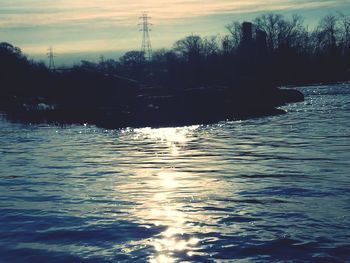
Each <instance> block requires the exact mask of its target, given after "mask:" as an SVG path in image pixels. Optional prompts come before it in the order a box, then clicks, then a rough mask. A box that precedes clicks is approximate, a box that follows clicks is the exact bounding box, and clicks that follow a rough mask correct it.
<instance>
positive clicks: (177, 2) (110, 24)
mask: <svg viewBox="0 0 350 263" xmlns="http://www.w3.org/2000/svg"><path fill="white" fill-rule="evenodd" d="M337 11H341V12H343V13H344V14H349V15H350V0H319V1H313V0H263V1H261V0H147V1H146V0H0V42H3V41H6V42H9V43H11V44H13V45H15V46H18V47H20V48H21V49H22V50H23V52H24V53H25V54H28V55H29V56H32V57H34V58H40V59H44V58H45V54H46V52H47V49H48V47H49V46H51V45H52V46H53V48H54V51H55V53H56V56H57V58H58V59H59V57H61V60H62V58H63V57H66V58H67V56H69V55H70V57H71V60H72V58H73V57H74V58H76V59H77V60H78V59H79V57H83V56H84V55H85V56H86V57H87V58H92V57H93V56H95V57H96V56H97V54H99V55H105V56H107V57H111V56H114V55H113V54H115V56H117V54H121V53H122V52H124V51H126V50H131V49H135V50H139V49H140V46H141V40H142V34H141V32H140V31H139V27H138V23H139V21H138V18H139V17H140V15H141V14H142V12H147V13H148V14H149V15H150V16H151V17H152V21H151V22H152V24H153V26H152V31H151V33H150V34H151V42H152V46H153V48H154V49H158V48H170V47H171V46H172V45H173V43H174V42H175V41H176V40H178V39H180V38H182V37H184V36H186V35H189V34H192V33H193V34H199V35H203V36H209V35H218V34H221V35H224V34H226V33H227V32H226V30H225V25H227V24H228V23H230V22H232V21H247V20H248V21H249V20H252V19H253V18H254V17H256V16H259V15H260V14H262V13H266V12H275V13H281V14H284V15H286V16H288V15H291V14H294V13H297V14H300V15H303V16H304V17H305V21H306V23H307V24H309V25H310V26H314V25H315V24H316V23H317V22H316V21H317V20H319V18H320V17H322V16H324V15H326V14H328V13H335V12H337ZM89 54H90V55H89ZM99 55H98V56H99ZM89 56H90V57H89Z"/></svg>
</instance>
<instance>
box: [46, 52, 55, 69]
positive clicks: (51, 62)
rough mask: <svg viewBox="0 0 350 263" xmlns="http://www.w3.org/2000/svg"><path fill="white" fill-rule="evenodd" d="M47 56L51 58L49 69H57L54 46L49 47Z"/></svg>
mask: <svg viewBox="0 0 350 263" xmlns="http://www.w3.org/2000/svg"><path fill="white" fill-rule="evenodd" d="M47 57H48V58H49V69H50V70H55V61H54V57H55V56H54V53H53V48H52V46H50V47H49V49H48V53H47Z"/></svg>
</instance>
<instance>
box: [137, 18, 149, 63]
mask: <svg viewBox="0 0 350 263" xmlns="http://www.w3.org/2000/svg"><path fill="white" fill-rule="evenodd" d="M139 19H140V20H141V23H140V24H139V25H140V26H142V28H141V29H140V31H142V44H141V52H143V53H144V54H145V58H146V59H147V60H151V59H152V45H151V39H150V36H149V31H151V29H150V27H151V26H152V24H151V23H149V20H150V19H151V17H149V16H148V14H147V13H146V12H144V13H142V16H141V17H140V18H139Z"/></svg>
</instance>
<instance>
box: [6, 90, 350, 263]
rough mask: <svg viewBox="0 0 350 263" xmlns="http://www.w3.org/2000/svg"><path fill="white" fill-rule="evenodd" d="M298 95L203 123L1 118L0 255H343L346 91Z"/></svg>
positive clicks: (347, 209)
mask: <svg viewBox="0 0 350 263" xmlns="http://www.w3.org/2000/svg"><path fill="white" fill-rule="evenodd" d="M300 90H301V91H302V92H304V93H305V94H306V101H305V103H298V104H293V105H289V106H287V107H285V109H286V110H287V111H288V114H286V115H282V116H274V117H267V118H260V119H253V120H247V121H241V122H227V123H220V124H217V125H211V126H192V127H186V128H162V129H150V128H145V129H125V130H120V131H105V130H102V129H99V128H96V127H93V126H88V125H87V126H67V127H56V126H48V125H24V124H13V123H9V122H6V121H5V120H3V119H2V120H0V145H1V148H0V262H137V261H139V262H146V261H149V262H180V261H181V262H186V261H187V262H232V261H235V262H288V261H289V262H346V261H348V262H349V261H350V85H345V84H344V85H337V86H322V87H312V88H310V87H309V88H300Z"/></svg>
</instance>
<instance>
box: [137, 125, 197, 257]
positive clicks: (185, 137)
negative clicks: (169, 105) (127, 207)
mask: <svg viewBox="0 0 350 263" xmlns="http://www.w3.org/2000/svg"><path fill="white" fill-rule="evenodd" d="M198 127H199V126H191V127H186V128H160V129H152V128H143V129H138V130H135V132H136V136H137V137H138V139H147V140H151V141H153V142H155V143H157V144H160V145H162V146H164V145H166V147H167V152H166V153H165V155H166V156H170V157H172V158H168V160H169V161H168V163H167V165H166V166H167V167H163V168H162V169H155V170H153V171H152V175H153V176H152V177H151V178H153V179H152V183H149V184H148V185H149V187H150V188H153V192H154V193H153V196H152V197H151V198H150V200H148V201H147V202H145V203H144V204H143V205H142V206H143V207H142V208H141V209H139V210H138V211H139V212H140V213H142V214H143V215H142V216H143V217H144V218H150V219H153V223H155V224H157V225H162V226H165V227H166V229H165V230H164V231H163V232H162V233H160V234H159V235H158V236H156V237H154V238H152V239H151V240H150V245H151V246H153V248H154V251H155V253H154V255H153V256H151V257H150V258H149V261H150V262H174V261H175V258H174V253H179V252H180V253H187V254H188V256H191V255H192V253H193V251H192V250H193V248H195V246H196V245H197V244H198V243H199V241H200V240H199V239H198V238H196V237H193V236H191V235H189V234H188V233H186V229H185V224H186V221H187V219H186V217H187V215H186V214H185V213H184V212H183V210H182V209H181V208H182V207H181V204H179V202H177V200H176V198H175V196H177V195H178V194H179V192H181V191H182V190H183V187H184V186H185V183H184V181H186V180H189V177H190V175H189V174H188V173H185V172H183V171H181V172H180V171H177V170H176V168H169V167H173V166H175V164H174V162H175V160H176V158H174V157H177V156H179V155H181V151H182V149H183V147H185V146H186V144H187V143H188V142H190V141H191V140H193V137H191V136H192V133H193V132H194V131H195V130H196V129H198ZM163 156H164V154H163ZM157 158H162V157H160V156H158V157H157ZM138 172H139V173H142V174H144V172H145V171H143V170H141V171H138ZM145 213H146V214H145Z"/></svg>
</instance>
